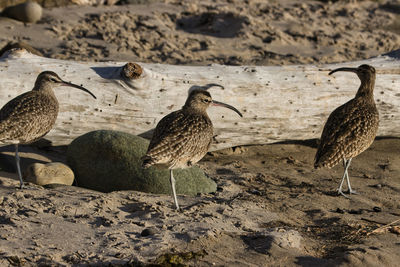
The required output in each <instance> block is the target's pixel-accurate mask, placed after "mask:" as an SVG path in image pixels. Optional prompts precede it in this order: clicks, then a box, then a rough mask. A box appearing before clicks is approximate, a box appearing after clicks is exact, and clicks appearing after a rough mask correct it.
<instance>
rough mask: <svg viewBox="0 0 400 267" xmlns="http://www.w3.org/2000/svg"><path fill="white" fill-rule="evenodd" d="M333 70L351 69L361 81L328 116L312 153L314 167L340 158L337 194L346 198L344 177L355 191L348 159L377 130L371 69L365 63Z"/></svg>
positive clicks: (329, 166) (372, 72)
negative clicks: (350, 94) (352, 94)
mask: <svg viewBox="0 0 400 267" xmlns="http://www.w3.org/2000/svg"><path fill="white" fill-rule="evenodd" d="M337 71H351V72H355V73H356V74H357V76H358V78H360V80H361V85H360V88H359V89H358V91H357V94H356V96H355V97H354V98H353V99H351V100H350V101H348V102H347V103H345V104H343V105H342V106H340V107H338V108H336V109H335V110H334V111H333V112H332V113H331V115H330V116H329V118H328V121H327V122H326V124H325V126H324V130H323V131H322V135H321V142H320V144H319V147H318V151H317V154H316V155H315V162H314V167H315V168H320V167H328V168H331V167H333V166H335V165H336V164H338V163H339V161H340V160H343V165H344V173H343V177H342V181H341V183H340V185H339V188H338V193H339V194H342V195H343V196H345V197H347V196H346V195H345V194H344V193H343V191H342V186H343V182H344V179H345V178H346V179H347V186H348V189H349V194H352V193H356V192H355V191H354V190H352V188H351V186H350V179H349V174H348V172H347V170H348V168H349V166H350V162H351V159H352V158H354V157H355V156H357V155H358V154H360V153H361V152H363V151H364V150H366V149H367V148H368V147H369V146H370V145H371V144H372V142H373V141H374V139H375V136H376V132H377V131H378V124H379V114H378V110H377V108H376V105H375V101H374V86H375V69H374V68H373V67H371V66H369V65H361V66H359V67H358V68H338V69H335V70H333V71H331V72H330V73H329V75H331V74H333V73H335V72H337Z"/></svg>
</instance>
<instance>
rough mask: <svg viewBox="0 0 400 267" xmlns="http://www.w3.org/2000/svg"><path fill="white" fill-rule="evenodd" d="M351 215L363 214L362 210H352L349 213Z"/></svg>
mask: <svg viewBox="0 0 400 267" xmlns="http://www.w3.org/2000/svg"><path fill="white" fill-rule="evenodd" d="M349 213H350V214H363V211H362V210H350V211H349Z"/></svg>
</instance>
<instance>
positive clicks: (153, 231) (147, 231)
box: [140, 227, 159, 236]
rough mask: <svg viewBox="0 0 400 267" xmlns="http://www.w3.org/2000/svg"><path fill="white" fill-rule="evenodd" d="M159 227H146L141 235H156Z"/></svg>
mask: <svg viewBox="0 0 400 267" xmlns="http://www.w3.org/2000/svg"><path fill="white" fill-rule="evenodd" d="M158 232H159V231H158V229H157V228H155V227H151V228H146V229H144V230H143V231H142V232H141V233H140V235H141V236H149V235H155V234H158Z"/></svg>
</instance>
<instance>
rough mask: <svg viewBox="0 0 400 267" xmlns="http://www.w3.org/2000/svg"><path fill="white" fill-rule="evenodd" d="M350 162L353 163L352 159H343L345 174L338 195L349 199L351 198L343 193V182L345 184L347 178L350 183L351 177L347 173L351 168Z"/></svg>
mask: <svg viewBox="0 0 400 267" xmlns="http://www.w3.org/2000/svg"><path fill="white" fill-rule="evenodd" d="M350 161H351V159H350V160H346V159H345V158H343V167H344V172H343V177H342V181H341V182H340V185H339V188H338V193H339V194H341V195H342V196H344V197H347V198H349V197H348V196H346V195H345V194H344V193H343V191H342V187H343V182H344V179H345V178H347V181H349V175H348V173H347V168H349V166H350ZM348 184H349V182H348Z"/></svg>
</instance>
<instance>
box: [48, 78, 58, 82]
mask: <svg viewBox="0 0 400 267" xmlns="http://www.w3.org/2000/svg"><path fill="white" fill-rule="evenodd" d="M50 81H52V82H53V83H56V82H58V81H57V80H56V79H55V78H50Z"/></svg>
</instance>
